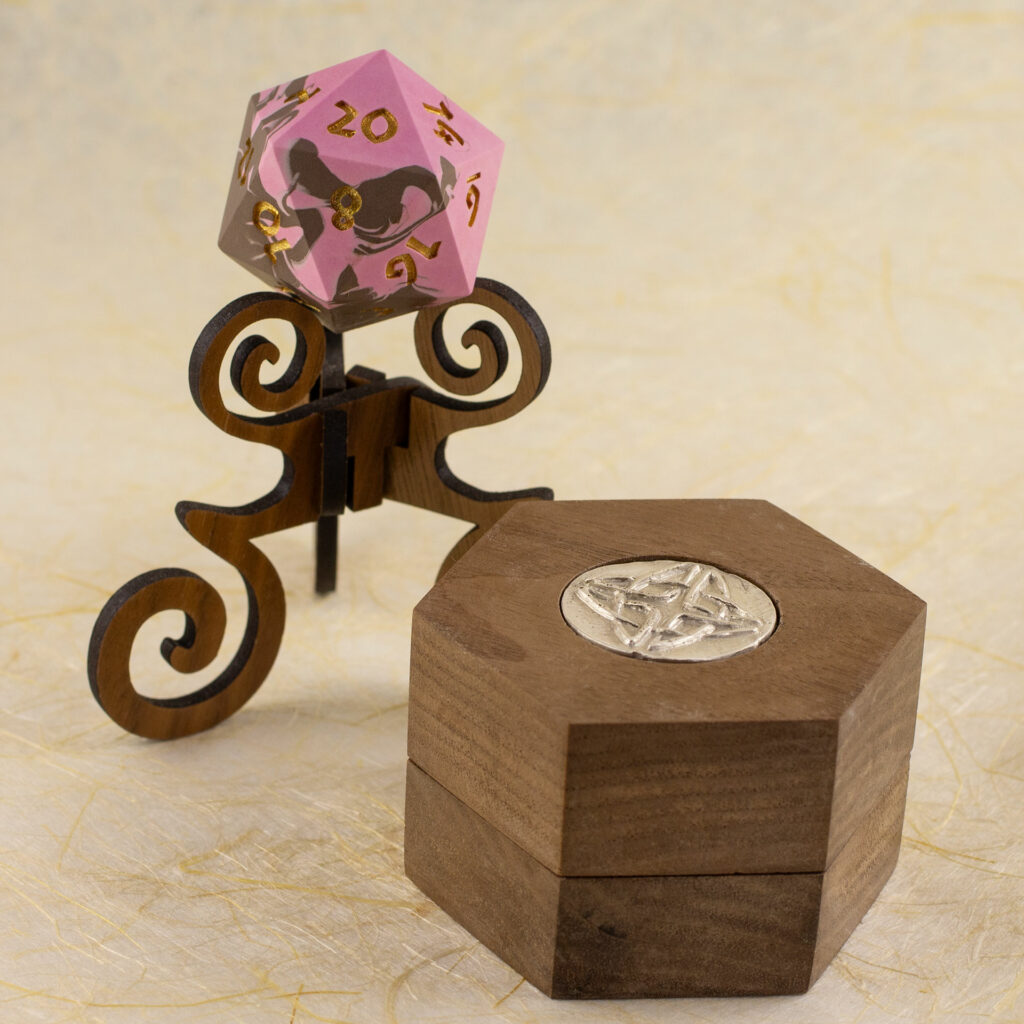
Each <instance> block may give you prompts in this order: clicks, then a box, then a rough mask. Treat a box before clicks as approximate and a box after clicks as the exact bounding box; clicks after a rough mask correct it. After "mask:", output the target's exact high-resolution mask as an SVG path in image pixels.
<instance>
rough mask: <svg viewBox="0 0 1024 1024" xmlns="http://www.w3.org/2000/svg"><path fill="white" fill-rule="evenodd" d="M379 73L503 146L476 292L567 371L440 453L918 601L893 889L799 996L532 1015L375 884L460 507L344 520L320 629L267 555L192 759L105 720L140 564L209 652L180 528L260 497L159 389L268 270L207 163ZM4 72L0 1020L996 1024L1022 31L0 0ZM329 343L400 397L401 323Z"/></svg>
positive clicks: (999, 21)
mask: <svg viewBox="0 0 1024 1024" xmlns="http://www.w3.org/2000/svg"><path fill="white" fill-rule="evenodd" d="M381 46H383V47H387V48H388V49H390V50H392V51H393V52H394V53H395V54H396V55H397V56H399V57H400V58H402V59H403V60H405V61H406V62H407V63H409V64H411V65H412V66H413V67H414V68H416V69H417V70H418V71H419V72H420V73H421V74H423V75H424V76H425V77H427V78H428V79H429V80H430V81H431V82H433V83H435V84H436V85H437V86H438V87H439V88H440V89H442V90H443V91H445V92H446V93H448V94H449V95H451V96H452V97H454V98H455V99H457V101H458V102H460V103H461V104H463V105H464V106H465V107H467V108H468V109H469V110H470V111H472V112H473V113H474V114H475V115H476V116H478V117H479V118H480V119H481V120H482V121H483V122H484V123H485V124H487V125H488V126H489V127H490V128H492V129H493V130H495V131H496V132H498V134H500V135H501V136H502V137H503V138H504V139H505V140H506V146H507V148H506V156H505V162H504V166H503V169H502V176H501V182H500V185H499V188H498V192H497V199H496V205H495V210H494V215H493V218H492V222H491V227H490V232H489V237H488V242H487V245H486V247H485V250H484V257H483V261H482V264H481V273H482V274H485V275H487V276H490V277H496V278H498V279H500V280H503V281H506V282H508V283H509V284H510V285H512V286H513V287H514V288H516V289H517V290H519V291H520V292H521V293H522V294H523V295H525V296H526V297H527V298H528V299H529V301H531V302H532V303H533V304H534V305H535V306H536V308H537V309H538V311H539V312H540V313H541V315H542V316H543V318H544V319H545V321H546V323H547V325H548V328H549V330H550V333H551V337H552V342H553V349H554V369H553V375H552V378H551V382H550V384H549V386H548V389H547V391H546V392H545V393H544V394H543V395H542V396H541V398H540V399H539V400H538V402H537V403H536V405H535V406H533V407H531V408H530V409H529V410H528V411H527V412H525V413H524V414H522V415H521V416H519V417H517V418H515V419H513V420H511V421H509V422H508V423H506V424H503V425H501V426H499V427H497V428H493V429H489V430H485V431H480V432H479V434H478V436H472V435H467V436H465V437H460V438H458V439H457V441H455V442H453V443H452V445H451V455H452V461H453V463H454V466H455V468H456V469H457V471H459V472H460V473H461V474H462V475H463V476H464V477H465V478H466V479H468V480H470V481H472V482H473V483H474V484H476V485H478V486H482V487H493V488H504V487H518V486H527V485H535V484H550V485H552V486H554V487H555V489H556V492H557V493H558V495H559V496H561V497H563V498H597V497H607V498H612V497H627V496H629V497H633V496H641V497H667V496H697V497H699V496H745V497H764V498H768V499H771V500H772V501H775V502H776V503H778V504H780V505H782V506H783V507H784V508H786V509H787V510H789V511H791V512H793V513H795V514H797V515H799V516H800V517H802V518H803V519H804V520H806V521H807V522H808V523H810V524H811V525H813V526H815V527H816V528H818V529H820V530H821V531H823V532H824V533H826V534H828V535H830V536H831V537H833V538H834V539H836V540H837V541H839V542H840V543H842V544H844V545H846V546H848V547H850V548H852V549H853V550H855V551H856V552H857V553H858V554H859V555H861V556H862V557H863V558H865V559H867V560H868V561H871V562H873V563H875V564H876V565H878V566H879V567H880V568H882V569H883V570H885V571H887V572H889V573H890V574H891V575H893V576H895V577H896V578H897V579H898V580H899V581H900V582H902V583H904V584H905V585H906V586H908V587H910V588H911V589H912V590H914V591H915V592H917V593H918V594H920V595H921V596H922V597H924V598H925V599H926V600H928V602H929V604H930V611H929V638H928V644H927V649H926V654H925V665H924V683H923V690H922V697H921V705H920V720H919V725H918V733H917V744H916V748H915V753H914V758H913V767H912V777H911V783H910V802H909V807H908V812H907V820H906V827H905V839H904V845H903V852H902V856H901V860H900V863H899V866H898V868H897V870H896V873H895V875H894V877H893V879H892V881H891V882H890V884H889V885H888V886H887V888H886V889H885V891H884V892H883V894H882V896H881V899H880V900H879V902H878V903H877V905H876V906H875V907H874V908H873V909H872V910H871V911H870V913H869V914H868V915H867V917H866V919H865V920H864V922H863V924H862V925H861V926H860V928H859V929H858V930H857V932H856V933H855V934H854V936H853V937H852V938H851V940H850V941H849V942H848V943H847V945H846V947H845V948H844V950H843V952H842V953H841V954H840V955H839V957H838V958H837V960H836V961H835V963H834V964H833V966H832V967H831V968H830V969H829V970H828V972H827V973H826V974H825V976H824V977H823V978H822V979H821V981H820V982H819V983H818V985H817V986H816V987H815V988H814V990H813V991H812V992H811V993H810V994H809V995H807V996H806V997H802V998H794V999H776V1000H746V1001H743V1000H733V1001H714V1000H701V1001H686V1002H646V1003H645V1002H632V1003H620V1004H615V1003H597V1004H579V1005H576V1004H565V1003H552V1002H549V1001H547V1000H546V999H545V998H544V997H542V996H540V995H539V994H538V993H537V992H536V991H535V990H533V989H532V988H531V987H530V986H529V985H527V984H525V983H521V979H520V978H519V977H518V976H517V975H516V974H515V973H514V972H513V971H512V970H510V969H509V968H507V967H506V966H505V965H504V964H502V963H501V962H500V961H498V960H497V959H496V958H495V957H494V956H493V955H492V954H490V953H489V952H488V951H487V950H486V949H483V948H482V947H480V946H479V945H478V944H477V943H476V942H475V941H474V940H473V939H472V938H471V937H470V936H469V935H467V934H466V933H465V932H463V931H462V930H461V929H460V928H459V927H457V926H456V925H454V924H453V923H452V922H451V921H450V920H449V919H448V918H447V917H446V915H445V914H443V913H441V912H440V911H439V910H438V909H437V908H435V907H434V906H433V905H432V904H431V903H429V902H428V901H427V900H426V899H424V898H423V897H422V896H421V895H420V894H419V893H418V892H417V891H416V890H415V889H414V888H413V887H412V885H411V884H410V883H408V882H407V881H406V880H405V878H404V877H403V874H402V847H401V843H402V797H403V761H404V751H405V722H406V711H405V707H406V705H405V700H406V686H407V651H408V632H409V616H410V612H411V609H412V607H413V605H414V604H415V602H416V600H417V599H418V598H419V596H420V595H421V594H422V593H423V592H424V591H425V590H426V588H427V587H428V586H429V584H430V582H431V580H432V576H433V573H434V571H435V569H436V567H437V565H438V563H439V561H440V559H441V557H442V555H443V554H444V552H445V551H446V550H447V548H448V547H449V546H450V545H451V543H453V541H454V540H455V539H456V537H457V536H459V534H460V532H461V531H460V527H459V525H458V524H455V523H451V522H446V521H443V520H440V519H438V518H436V517H434V516H432V515H429V514H427V513H421V512H417V511H415V510H411V509H406V508H403V507H398V506H387V507H382V508H380V509H376V510H371V511H367V512H364V513H361V514H359V515H352V516H346V517H345V518H344V520H343V522H342V534H341V560H342V580H341V585H340V588H339V591H338V593H337V594H336V595H335V596H334V597H332V598H330V599H328V600H318V599H315V598H314V596H313V595H312V592H311V580H312V563H311V530H310V529H303V530H299V531H293V532H291V533H288V534H284V535H280V536H276V537H274V538H272V539H270V540H268V541H267V542H266V543H265V545H264V547H265V550H267V551H268V553H269V554H270V555H271V557H272V558H273V559H274V561H275V563H276V565H277V566H278V567H279V569H280V571H281V573H282V576H283V578H284V581H285V585H286V588H287V591H288V600H289V621H288V627H287V632H286V639H285V643H284V648H283V650H282V652H281V655H280V658H279V661H278V663H277V667H276V669H275V671H274V673H273V674H272V676H271V678H270V679H269V681H268V682H267V683H266V685H265V686H264V688H263V689H262V690H261V691H260V693H259V694H258V695H257V696H256V697H255V698H254V700H253V701H252V702H251V704H250V705H249V706H247V707H246V708H245V709H244V710H243V711H242V712H241V713H239V714H238V715H237V716H235V717H234V718H233V719H231V720H229V721H228V722H226V723H225V724H223V725H222V726H220V727H219V728H217V729H215V730H213V731H212V732H210V733H208V734H205V735H202V736H198V737H194V738H192V739H189V740H183V741H179V742H176V743H172V744H165V745H159V744H153V743H148V742H144V741H141V740H138V739H137V738H135V737H132V736H128V735H125V734H123V733H122V732H120V730H119V729H117V728H116V727H115V726H113V725H112V724H111V723H110V722H108V720H107V719H106V718H105V717H104V716H103V715H102V713H101V712H100V711H99V709H98V708H97V707H96V705H95V704H94V703H93V702H92V698H91V696H90V694H89V691H88V687H87V684H86V678H85V650H86V645H87V642H88V637H89V632H90V630H91V628H92V623H93V620H94V619H95V616H96V614H97V612H98V611H99V609H100V607H101V606H102V604H103V602H104V600H105V599H106V597H107V596H108V595H109V594H110V593H111V592H112V591H113V590H114V589H116V588H117V587H118V586H119V585H120V584H121V583H122V582H124V581H125V580H127V579H128V578H129V577H131V576H134V575H135V574H136V573H139V572H142V571H144V570H147V569H150V568H156V567H159V566H165V565H181V566H185V567H188V568H191V569H194V570H196V571H198V572H201V573H203V574H205V575H207V577H208V578H209V579H210V580H211V582H213V583H214V584H215V585H217V586H218V587H220V588H221V589H222V590H224V592H225V593H226V594H227V595H228V596H229V598H230V599H231V602H230V609H229V610H230V611H231V612H232V614H233V621H234V626H235V632H233V633H232V634H231V636H229V638H228V643H229V646H230V644H231V643H233V642H235V641H236V640H237V637H238V632H239V629H240V626H239V623H238V615H239V613H240V611H241V594H240V585H239V582H238V580H237V577H235V576H234V574H233V572H232V571H230V570H225V569H224V568H223V567H221V566H219V565H218V564H217V563H216V562H215V560H213V559H212V557H210V556H207V555H206V553H205V552H204V551H203V550H202V549H200V548H199V547H198V545H196V544H194V543H193V542H192V541H191V540H190V539H189V538H188V536H187V535H186V534H185V533H184V531H182V530H181V528H180V527H179V526H178V524H177V521H176V520H175V519H174V516H173V514H172V508H173V505H174V502H175V501H177V500H178V499H180V498H191V499H198V500H206V501H214V502H231V503H234V502H241V501H246V500H248V499H250V498H253V497H255V496H257V495H258V494H261V493H262V492H263V491H264V490H266V489H267V487H268V486H269V485H270V484H271V482H272V481H273V479H274V477H275V474H276V472H277V468H278V467H277V463H276V460H275V457H274V456H273V453H268V452H265V451H264V452H261V451H256V450H250V449H249V448H248V447H246V446H245V445H242V444H240V443H237V442H234V441H231V440H230V439H228V438H226V437H225V436H223V435H221V434H219V433H218V431H216V430H215V429H214V428H213V427H212V426H211V425H210V424H208V423H207V422H206V421H205V420H204V419H203V418H202V417H201V416H200V414H199V413H198V412H197V411H196V410H195V408H194V407H193V406H192V404H191V400H190V398H189V395H188V390H187V385H186V367H187V363H188V356H189V352H190V349H191V345H192V342H193V341H194V339H195V336H196V334H197V333H198V331H199V330H200V328H201V327H202V326H203V324H204V323H205V322H206V320H207V319H208V318H209V317H210V316H212V315H213V313H215V312H216V311H217V310H218V309H219V308H220V306H221V305H223V304H224V303H225V302H227V301H229V300H230V299H232V298H234V297H235V296H236V295H238V294H241V293H243V292H246V291H251V290H255V289H257V288H258V287H259V285H258V284H257V282H256V281H255V279H252V278H249V277H247V275H246V274H245V273H244V271H242V270H241V269H239V268H238V267H236V266H235V265H234V264H233V263H231V262H230V261H229V260H228V259H226V258H225V257H224V256H222V255H221V254H220V253H219V252H218V250H217V248H216V235H217V229H218V226H219V222H220V216H221V206H222V202H223V200H224V197H225V194H226V190H227V183H228V176H229V174H230V173H231V169H232V160H233V155H234V147H235V141H236V138H237V135H238V131H239V127H240V124H241V118H242V115H243V112H244V109H245V103H246V100H247V97H248V96H249V94H250V93H251V92H252V91H254V90H256V89H257V88H261V87H265V86H268V85H270V84H273V83H276V82H279V81H283V80H286V79H288V78H289V77H291V76H295V75H298V74H301V73H303V72H306V71H310V70H313V69H317V68H320V67H323V66H326V65H328V64H332V63H335V62H337V61H340V60H343V59H346V58H349V57H352V56H356V55H358V54H360V53H362V52H365V51H367V50H371V49H376V48H378V47H381ZM0 58H2V59H0V76H2V82H3V133H2V139H0V153H2V165H0V168H2V185H3V216H2V230H0V242H2V249H3V267H4V274H3V279H4V289H5V293H6V309H5V311H4V313H3V317H2V322H3V345H2V354H0V359H2V363H0V395H2V399H0V401H2V406H0V408H2V409H3V419H4V424H5V443H4V445H3V454H2V460H3V461H2V465H0V488H2V492H0V493H2V496H3V502H2V508H3V520H2V531H0V615H2V624H0V626H2V628H0V771H2V775H0V778H2V786H0V1020H3V1021H5V1022H6V1021H18V1022H19V1024H23V1022H29V1021H44V1022H56V1021H76V1022H78V1021H81V1022H94V1021H110V1022H115V1024H120V1022H125V1024H127V1022H131V1024H140V1022H159V1024H178V1022H183V1021H189V1022H191V1021H199V1022H212V1021H236V1020H237V1021H245V1022H247V1024H262V1022H281V1024H289V1022H294V1024H306V1022H310V1021H346V1022H359V1024H363V1022H369V1024H375V1022H382V1021H385V1022H406V1021H437V1022H442V1021H443V1022H450V1021H455V1020H467V1021H509V1022H513V1021H515V1022H520V1021H521V1022H525V1021H536V1022H544V1024H547V1022H550V1021H563V1020H565V1021H580V1022H613V1021H614V1022H626V1021H630V1022H634V1021H635V1022H644V1024H649V1022H650V1024H653V1022H661V1021H728V1022H730V1024H755V1022H756V1024H762V1022H778V1024H783V1022H784V1024H800V1022H805V1021H806V1022H811V1021H814V1022H829V1024H853V1022H861V1024H868V1022H883V1021H885V1022H888V1021H895V1020H904V1021H912V1022H923V1021H941V1022H944V1024H952V1022H959V1021H982V1020H983V1021H1001V1022H1007V1024H1008V1022H1011V1021H1021V1020H1022V1019H1024V971H1022V966H1021V965H1022V956H1024V926H1022V916H1021V915H1022V904H1024V836H1022V832H1024V825H1022V821H1024V685H1022V684H1024V630H1022V628H1021V627H1022V624H1024V615H1022V606H1024V582H1022V579H1021V568H1022V557H1021V556H1022V544H1021V540H1020V528H1021V521H1022V517H1021V507H1022V504H1024V433H1022V430H1024V411H1022V409H1024V246H1022V239H1024V228H1022V221H1024V148H1022V146H1021V143H1022V141H1024V4H1021V3H1020V2H1011V3H1002V4H1000V5H999V6H998V7H995V8H992V9H989V8H987V7H984V6H981V5H977V4H972V3H948V4H947V3H936V4H925V3H892V2H855V3H847V2H839V0H836V2H827V3H810V2H801V3H783V4H780V3H772V2H757V3H722V2H715V0H708V2H693V3H679V2H673V0H635V2H632V3H609V2H585V0H574V2H564V3H561V2H554V0H548V2H529V3H503V4H498V3H490V2H483V0H478V2H469V0H463V2H456V3H443V2H442V3H436V4H430V3H422V2H413V0H393V2H366V3H331V2H326V0H324V2H319V3H317V2H299V0H296V2H291V3H285V2H281V3H269V2H260V0H248V2H244V3H242V2H225V3H201V2H198V0H185V2H175V3H160V2H155V0H154V2H146V3H130V2H126V0H121V2H112V3H98V2H94V3H75V2H71V0H67V2H59V3H57V2H42V0H40V2H24V0H23V2H20V3H19V2H14V0H6V2H5V3H3V5H2V7H0ZM349 357H350V359H352V360H355V361H359V362H363V363H368V364H370V365H374V366H377V367H379V368H382V369H385V370H388V371H389V372H392V373H398V372H412V371H414V370H415V360H414V356H413V351H412V345H411V335H410V325H409V322H408V321H407V320H402V319H400V320H397V321H392V322H389V323H387V324H383V325H379V326H378V327H375V328H367V329H364V330H361V331H359V332H356V333H354V334H353V335H352V336H351V339H350V345H349ZM178 625H179V623H178V622H177V620H176V617H175V616H173V615H169V616H168V617H166V619H164V618H162V619H161V620H160V621H159V622H157V623H155V624H154V625H153V626H152V628H151V630H150V631H148V632H146V633H145V634H144V636H143V638H142V641H143V642H142V648H143V649H142V650H141V651H140V652H139V657H138V659H137V661H138V669H139V672H140V673H143V672H145V673H149V674H148V675H145V676H143V678H147V679H151V680H153V682H152V684H151V685H150V690H151V691H152V692H160V693H171V692H181V690H182V689H183V682H182V680H180V679H173V678H171V677H170V674H169V673H167V672H163V673H162V672H161V669H160V662H159V659H158V658H157V657H156V656H155V649H156V644H157V642H158V640H159V637H160V636H162V635H165V634H166V633H168V632H173V631H175V630H176V628H177V627H178ZM193 685H194V682H193V681H192V680H186V681H185V687H184V688H192V686H193ZM175 688H177V690H175Z"/></svg>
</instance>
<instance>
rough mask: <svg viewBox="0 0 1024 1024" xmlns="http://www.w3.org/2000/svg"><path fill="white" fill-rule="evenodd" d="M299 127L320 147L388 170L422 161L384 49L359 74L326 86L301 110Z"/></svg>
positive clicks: (420, 143)
mask: <svg viewBox="0 0 1024 1024" xmlns="http://www.w3.org/2000/svg"><path fill="white" fill-rule="evenodd" d="M299 127H300V134H301V135H303V136H305V137H306V138H309V139H310V140H312V141H313V142H314V144H316V146H317V148H318V149H320V150H321V151H324V152H330V153H332V154H335V155H337V156H338V158H340V159H344V160H352V161H355V162H358V163H361V164H368V165H374V166H377V167H388V168H390V167H400V166H405V165H417V166H422V165H423V163H424V149H423V145H422V142H421V140H420V137H419V134H418V133H417V132H416V130H415V127H414V125H413V123H412V117H411V113H410V107H409V105H408V103H407V102H406V99H405V97H404V96H403V94H402V89H401V86H400V85H399V82H398V81H397V80H396V78H395V74H394V70H393V67H392V63H391V60H390V55H389V54H387V53H385V52H384V51H380V52H379V53H378V54H376V55H374V59H373V60H372V61H370V62H368V63H367V64H365V65H363V66H362V67H361V68H360V73H359V74H358V75H356V76H346V78H345V79H344V81H342V82H338V83H331V82H329V83H328V84H326V85H325V86H324V87H323V88H322V89H321V91H320V93H318V94H317V96H316V97H315V99H314V100H311V101H310V103H309V110H308V111H303V117H302V118H301V121H300V123H299Z"/></svg>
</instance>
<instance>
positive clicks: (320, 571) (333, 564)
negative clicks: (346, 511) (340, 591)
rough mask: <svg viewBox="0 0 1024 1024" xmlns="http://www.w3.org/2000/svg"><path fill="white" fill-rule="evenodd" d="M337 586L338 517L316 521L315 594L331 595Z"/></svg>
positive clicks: (324, 517) (326, 517) (322, 518)
mask: <svg viewBox="0 0 1024 1024" xmlns="http://www.w3.org/2000/svg"><path fill="white" fill-rule="evenodd" d="M337 586H338V517H337V516H321V517H320V518H319V519H318V520H317V521H316V584H315V588H316V592H317V593H318V594H331V593H333V592H334V590H335V589H336V588H337Z"/></svg>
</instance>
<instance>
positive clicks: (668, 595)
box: [561, 559, 778, 661]
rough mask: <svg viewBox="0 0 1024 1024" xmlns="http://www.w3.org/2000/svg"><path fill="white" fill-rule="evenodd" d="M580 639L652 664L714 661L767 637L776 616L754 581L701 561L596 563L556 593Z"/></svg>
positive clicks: (769, 599) (769, 600) (767, 599)
mask: <svg viewBox="0 0 1024 1024" xmlns="http://www.w3.org/2000/svg"><path fill="white" fill-rule="evenodd" d="M561 603H562V616H563V617H564V618H565V621H566V622H567V623H568V624H569V625H570V626H571V627H572V628H573V629H574V630H575V631H576V632H577V633H579V635H580V636H582V637H584V638H585V639H587V640H589V641H591V643H595V644H599V645H600V646H601V647H607V648H608V649H609V650H611V651H615V652H617V653H618V654H626V655H630V656H632V657H637V658H650V659H653V660H655V661H715V660H717V659H718V658H728V657H730V656H731V655H733V654H739V653H740V652H741V651H747V650H750V649H751V648H752V647H756V646H757V645H758V644H760V643H763V642H764V641H765V640H767V639H768V637H770V636H771V635H772V631H773V630H774V629H775V626H776V623H777V621H778V613H777V612H776V610H775V605H774V603H773V602H772V599H771V598H770V597H769V596H768V595H767V594H766V593H765V592H764V591H763V590H762V589H761V588H760V587H759V586H757V585H756V584H755V583H751V582H750V580H747V579H744V578H743V577H742V576H737V575H736V574H735V573H731V572H726V571H725V570H724V569H719V568H718V566H715V565H706V564H704V563H702V562H677V561H674V560H671V559H645V560H643V561H636V562H619V563H617V564H615V565H600V566H598V567H597V568H595V569H588V570H587V571H586V572H583V573H580V575H579V576H577V577H576V578H575V579H574V580H572V582H570V583H569V585H568V586H567V587H566V588H565V590H564V591H562V602H561Z"/></svg>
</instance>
